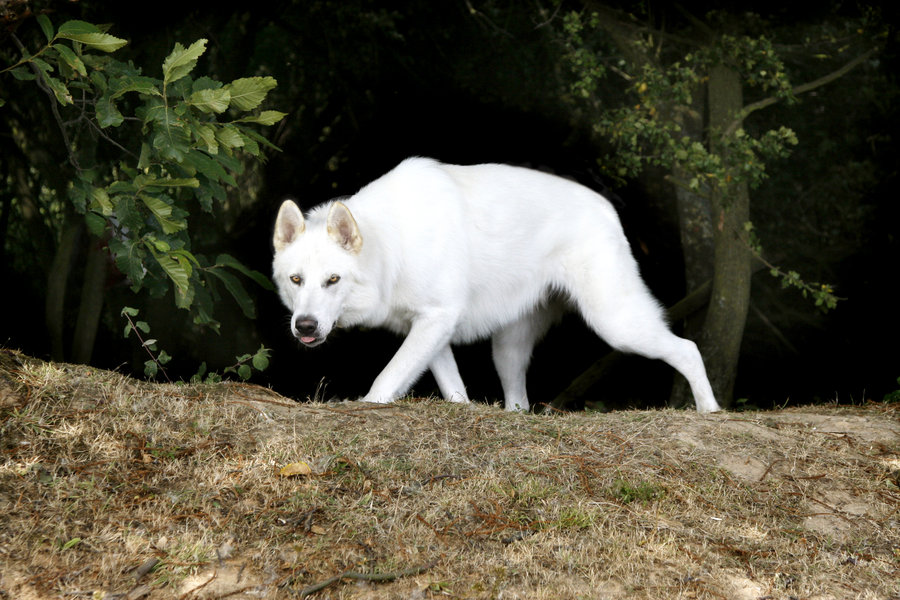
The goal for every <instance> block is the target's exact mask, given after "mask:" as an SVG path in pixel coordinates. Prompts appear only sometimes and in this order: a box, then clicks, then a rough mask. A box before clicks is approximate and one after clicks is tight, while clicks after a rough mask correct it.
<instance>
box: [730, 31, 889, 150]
mask: <svg viewBox="0 0 900 600" xmlns="http://www.w3.org/2000/svg"><path fill="white" fill-rule="evenodd" d="M876 51H877V48H872V49H871V50H869V51H868V52H864V53H863V54H861V55H859V56H857V57H856V58H854V59H853V60H851V61H850V62H848V63H847V64H846V65H844V66H843V67H841V68H840V69H837V70H836V71H832V72H831V73H829V74H828V75H823V76H822V77H819V78H818V79H815V80H813V81H810V82H808V83H804V84H802V85H798V86H797V87H795V88H792V89H791V94H792V95H794V96H799V95H800V94H805V93H806V92H810V91H812V90H814V89H816V88H820V87H822V86H823V85H827V84H829V83H831V82H832V81H834V80H836V79H840V78H841V77H843V76H844V75H846V74H847V73H849V72H850V71H852V70H853V69H855V68H856V67H857V66H859V65H860V63H862V62H863V61H865V60H867V59H868V58H869V57H870V56H872V55H873V54H875V52H876ZM780 100H781V98H778V97H775V96H770V97H768V98H764V99H763V100H760V101H758V102H753V103H752V104H748V105H747V106H745V107H744V109H743V110H742V111H741V116H740V118H738V119H735V120H734V121H733V122H732V123H731V125H729V126H728V129H726V130H725V133H724V134H723V137H725V136H729V135H731V134H733V133H734V132H735V131H737V129H738V128H739V127H740V126H741V123H743V122H744V119H746V118H747V117H748V116H749V115H750V114H751V113H753V112H756V111H758V110H761V109H763V108H767V107H769V106H771V105H773V104H775V103H776V102H779V101H780Z"/></svg>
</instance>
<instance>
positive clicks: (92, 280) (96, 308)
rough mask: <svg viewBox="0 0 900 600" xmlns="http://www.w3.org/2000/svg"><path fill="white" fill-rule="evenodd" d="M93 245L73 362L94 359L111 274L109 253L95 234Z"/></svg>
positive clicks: (85, 274) (78, 322)
mask: <svg viewBox="0 0 900 600" xmlns="http://www.w3.org/2000/svg"><path fill="white" fill-rule="evenodd" d="M89 246H90V247H89V249H88V256H87V262H86V263H85V266H84V280H83V281H82V284H81V304H80V306H79V307H78V319H77V321H76V322H75V334H74V337H73V338H72V361H73V362H76V363H81V364H85V365H86V364H89V363H90V362H91V355H92V354H93V352H94V341H95V340H96V339H97V328H98V327H99V325H100V313H101V312H102V309H103V290H104V288H105V286H106V274H107V254H106V251H105V250H104V249H103V247H102V246H101V241H100V240H98V239H97V238H94V237H93V236H91V239H90V245H89Z"/></svg>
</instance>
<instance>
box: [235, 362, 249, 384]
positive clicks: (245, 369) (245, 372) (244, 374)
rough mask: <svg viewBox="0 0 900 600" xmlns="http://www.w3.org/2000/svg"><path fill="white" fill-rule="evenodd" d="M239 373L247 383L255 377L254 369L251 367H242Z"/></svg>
mask: <svg viewBox="0 0 900 600" xmlns="http://www.w3.org/2000/svg"><path fill="white" fill-rule="evenodd" d="M237 373H238V375H239V376H240V378H241V379H243V380H244V381H247V380H248V379H250V376H251V375H253V369H251V368H250V365H241V366H239V367H238V370H237Z"/></svg>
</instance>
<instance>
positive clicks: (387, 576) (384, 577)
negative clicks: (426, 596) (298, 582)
mask: <svg viewBox="0 0 900 600" xmlns="http://www.w3.org/2000/svg"><path fill="white" fill-rule="evenodd" d="M436 564H437V561H436V560H433V561H431V562H429V563H426V564H424V565H421V566H418V567H413V568H411V569H406V570H405V571H395V572H393V573H357V572H356V571H344V572H343V573H341V574H340V575H335V576H334V577H331V578H329V579H326V580H325V581H322V582H319V583H315V584H313V585H310V586H307V587H305V588H303V589H302V590H300V597H301V598H305V597H306V596H309V595H311V594H315V593H316V592H318V591H319V590H323V589H325V588H327V587H328V586H329V585H332V584H334V583H337V582H338V581H341V580H342V579H356V580H359V581H376V582H377V581H393V580H395V579H400V578H401V577H411V576H412V575H418V574H419V573H424V572H425V571H427V570H428V569H430V568H431V567H433V566H434V565H436Z"/></svg>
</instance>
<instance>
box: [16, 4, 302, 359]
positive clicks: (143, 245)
mask: <svg viewBox="0 0 900 600" xmlns="http://www.w3.org/2000/svg"><path fill="white" fill-rule="evenodd" d="M37 22H38V23H39V25H40V27H41V30H42V32H43V34H44V36H45V38H46V44H45V45H44V46H42V47H41V48H40V49H38V50H37V51H36V52H35V53H33V54H30V53H29V52H28V51H27V49H26V48H25V47H24V46H23V45H22V44H21V43H20V44H19V46H20V50H21V52H22V57H21V60H19V61H18V62H17V63H15V64H13V65H11V66H9V67H8V68H6V69H3V71H0V72H2V73H9V74H10V75H11V76H12V77H14V78H15V79H17V80H19V81H22V82H28V81H31V82H34V83H35V84H37V86H38V87H40V88H41V89H42V90H44V91H45V92H46V93H47V94H48V95H49V96H50V97H51V103H52V107H51V108H52V112H53V114H54V118H55V119H56V125H57V126H58V127H59V129H60V131H61V133H62V136H63V139H64V141H65V143H66V146H67V148H66V151H67V153H68V158H69V162H70V163H71V166H72V168H73V173H74V175H73V177H72V180H71V182H70V184H69V186H68V200H69V201H70V202H71V204H72V205H73V206H74V208H75V209H76V211H77V212H78V213H79V214H81V215H83V218H84V220H85V222H86V225H87V227H88V229H89V230H90V232H91V233H92V234H94V235H95V236H97V237H99V238H101V239H103V240H105V242H106V246H107V248H108V250H109V253H110V255H111V256H112V258H113V260H114V261H115V265H116V266H117V267H118V269H119V270H120V271H121V272H122V273H123V274H125V276H126V277H127V278H128V281H129V283H130V286H131V289H132V290H133V291H134V292H138V291H142V290H143V291H146V292H148V293H149V294H151V295H152V296H154V297H159V296H162V295H164V294H165V293H166V292H168V291H169V290H170V289H171V290H173V292H174V300H175V304H176V305H177V306H178V307H180V308H183V309H187V310H189V311H190V312H191V314H192V317H193V320H194V322H195V323H196V324H198V325H203V326H208V327H210V328H212V329H213V330H215V331H217V332H218V330H219V323H218V321H216V319H215V318H214V316H213V306H214V303H215V302H216V301H217V300H219V298H220V289H221V288H224V290H225V291H226V292H227V293H228V294H229V295H230V296H231V297H233V298H234V300H235V301H236V302H237V303H238V305H239V306H240V308H241V310H242V311H243V313H244V315H246V316H247V317H248V318H254V317H255V306H254V303H253V300H252V298H251V297H250V296H249V294H248V293H247V292H246V290H245V289H244V285H243V283H242V281H241V278H240V277H238V276H237V275H243V276H245V277H247V278H249V279H250V280H252V281H254V282H256V283H257V284H259V285H261V286H263V287H265V288H267V289H271V283H270V282H269V280H268V279H267V278H266V277H265V276H264V275H262V274H261V273H258V272H256V271H253V270H250V269H248V268H247V267H245V266H244V265H242V264H241V263H240V262H239V261H237V260H236V259H235V258H234V257H232V256H230V255H228V254H219V255H218V256H216V257H215V258H214V259H213V258H211V257H208V256H206V255H204V254H202V253H199V252H196V251H194V249H193V248H192V243H191V242H192V238H191V232H190V228H189V223H190V218H191V216H192V214H194V213H196V212H197V209H199V210H200V211H202V212H205V213H212V212H213V210H214V206H215V204H216V203H220V204H224V203H225V202H226V201H227V188H228V187H235V186H237V181H236V177H237V176H239V175H240V174H241V173H242V170H243V164H242V162H241V155H240V154H239V152H241V153H243V156H246V157H250V158H252V159H257V160H264V158H265V156H264V150H265V149H276V148H275V147H274V146H273V145H272V144H271V143H269V142H268V141H267V140H266V139H265V138H264V137H263V136H262V135H260V134H259V133H257V132H256V131H255V130H254V129H253V128H252V126H254V125H263V126H267V125H273V124H274V123H276V122H278V121H279V120H281V119H282V118H283V117H284V116H285V115H284V113H281V112H278V111H274V110H262V111H258V110H257V109H258V108H259V106H260V105H261V104H262V103H263V101H264V100H265V98H266V95H267V94H268V92H269V91H270V90H272V89H273V88H274V87H275V86H276V81H275V79H274V78H272V77H246V78H241V79H236V80H234V81H232V82H230V83H227V84H226V83H222V82H219V81H216V80H214V79H212V78H209V77H203V76H201V77H196V78H195V77H192V73H193V71H194V69H195V67H196V65H197V62H198V59H200V57H201V56H202V55H203V54H204V52H205V50H206V44H207V41H206V40H205V39H200V40H197V41H196V42H194V43H193V44H190V45H189V46H187V47H184V46H182V45H181V44H177V43H176V44H175V47H174V49H173V50H172V51H171V53H170V54H169V55H168V56H167V57H166V59H165V60H164V61H163V63H162V65H161V69H160V71H159V72H158V73H159V75H158V76H151V75H148V74H145V73H143V72H142V70H141V69H140V68H138V67H135V66H134V65H133V64H132V63H131V62H123V61H119V60H116V59H114V58H112V57H111V56H110V54H111V53H114V52H115V51H117V50H118V49H120V48H122V47H123V46H124V45H125V44H126V41H125V40H123V39H120V38H117V37H115V36H113V35H111V34H109V33H107V32H106V31H105V30H104V29H102V28H100V27H97V26H95V25H92V24H90V23H86V22H83V21H68V22H65V23H63V24H62V25H60V26H59V28H58V29H54V27H53V25H52V23H51V21H50V19H49V18H47V17H46V16H45V15H39V16H38V17H37ZM95 138H99V139H100V140H102V141H104V142H106V143H107V144H108V145H107V146H106V147H111V148H112V149H113V151H114V152H115V158H114V159H104V158H103V157H100V156H98V154H99V153H98V150H97V144H95V143H91V140H92V139H95ZM123 315H124V316H126V318H127V317H128V314H127V313H125V312H123ZM136 327H138V324H136V323H132V322H131V320H130V319H129V329H126V333H127V332H128V331H131V330H133V331H135V332H137V329H136ZM145 347H146V346H145ZM161 362H162V361H158V360H155V361H154V364H156V365H157V366H159V365H160V364H161Z"/></svg>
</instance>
